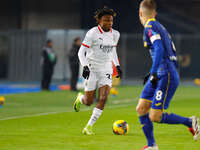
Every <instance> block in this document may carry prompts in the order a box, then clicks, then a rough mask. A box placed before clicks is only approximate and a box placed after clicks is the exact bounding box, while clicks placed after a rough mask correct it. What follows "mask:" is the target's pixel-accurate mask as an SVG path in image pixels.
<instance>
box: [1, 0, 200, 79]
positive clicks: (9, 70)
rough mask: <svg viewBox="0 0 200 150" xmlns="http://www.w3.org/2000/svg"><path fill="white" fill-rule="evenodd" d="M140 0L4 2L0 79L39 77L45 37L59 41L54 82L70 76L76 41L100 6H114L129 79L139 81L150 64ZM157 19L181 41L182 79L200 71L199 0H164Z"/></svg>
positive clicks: (178, 45)
mask: <svg viewBox="0 0 200 150" xmlns="http://www.w3.org/2000/svg"><path fill="white" fill-rule="evenodd" d="M139 2H140V1H136V0H126V1H121V0H120V1H115V0H101V1H99V0H84V1H83V0H67V1H66V0H59V2H56V1H49V0H29V1H26V0H7V1H3V2H2V3H1V5H0V20H1V23H0V68H1V69H0V79H1V80H2V81H20V82H22V81H23V82H24V81H40V78H41V67H40V65H39V62H40V54H41V49H42V47H43V45H44V43H45V41H46V39H48V38H50V39H52V40H53V41H54V43H55V46H54V49H55V50H56V53H57V54H58V63H57V65H56V68H55V73H54V76H53V79H54V81H55V80H56V81H62V80H65V79H69V76H70V73H69V66H68V64H69V63H68V58H67V53H68V51H69V49H70V48H71V43H72V40H73V39H74V38H75V37H77V36H80V37H82V38H83V37H84V35H85V33H86V31H87V30H88V29H89V28H91V27H93V26H94V25H95V24H96V23H95V20H94V18H93V15H94V12H95V11H96V10H97V9H98V8H102V7H103V6H104V5H107V6H109V7H111V8H114V9H115V10H116V12H117V17H116V19H115V21H114V28H115V29H118V30H119V31H120V32H121V38H120V43H119V47H118V54H119V57H120V60H121V65H122V69H123V70H124V81H127V80H138V79H141V77H142V76H143V75H144V74H145V73H146V72H147V71H148V69H149V68H150V65H151V60H150V58H149V54H148V51H147V50H145V49H144V48H143V43H142V31H143V28H142V26H141V24H140V22H139V19H138V6H139ZM157 3H158V8H159V9H158V16H157V18H158V20H159V21H160V22H161V23H162V24H164V26H165V27H167V29H168V31H169V32H170V34H171V35H172V37H173V40H174V42H175V45H176V49H177V53H178V55H179V58H180V59H179V60H181V62H180V67H179V71H180V75H181V79H183V80H191V79H194V78H197V77H199V76H200V70H199V55H200V51H199V47H200V44H199V43H200V42H199V41H200V35H199V33H200V28H199V25H200V20H199V17H200V15H199V13H197V12H198V9H199V7H200V1H198V0H190V1H188V0H181V1H180V0H161V1H157Z"/></svg>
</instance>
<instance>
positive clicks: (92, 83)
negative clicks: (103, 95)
mask: <svg viewBox="0 0 200 150" xmlns="http://www.w3.org/2000/svg"><path fill="white" fill-rule="evenodd" d="M84 85H85V94H83V93H81V92H79V93H78V95H77V97H76V100H75V102H74V110H75V111H76V112H79V111H80V106H81V104H84V105H87V106H90V105H91V104H93V102H94V97H95V90H96V85H97V79H96V74H95V73H94V72H90V76H89V79H87V80H85V83H84Z"/></svg>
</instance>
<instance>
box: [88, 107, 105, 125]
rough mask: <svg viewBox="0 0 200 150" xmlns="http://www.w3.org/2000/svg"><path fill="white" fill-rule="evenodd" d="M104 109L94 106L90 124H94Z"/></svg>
mask: <svg viewBox="0 0 200 150" xmlns="http://www.w3.org/2000/svg"><path fill="white" fill-rule="evenodd" d="M102 112H103V110H101V109H98V108H96V107H95V108H94V109H93V113H92V116H91V118H90V120H89V121H88V124H87V125H89V126H93V125H94V123H95V122H96V121H97V119H98V118H99V117H100V116H101V114H102Z"/></svg>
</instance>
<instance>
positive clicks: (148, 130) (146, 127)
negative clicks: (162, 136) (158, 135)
mask: <svg viewBox="0 0 200 150" xmlns="http://www.w3.org/2000/svg"><path fill="white" fill-rule="evenodd" d="M139 119H140V124H141V125H142V126H143V127H142V129H143V132H144V134H145V136H146V138H147V142H148V146H153V145H155V139H154V135H153V123H152V121H151V120H150V119H149V114H146V115H143V116H140V117H139Z"/></svg>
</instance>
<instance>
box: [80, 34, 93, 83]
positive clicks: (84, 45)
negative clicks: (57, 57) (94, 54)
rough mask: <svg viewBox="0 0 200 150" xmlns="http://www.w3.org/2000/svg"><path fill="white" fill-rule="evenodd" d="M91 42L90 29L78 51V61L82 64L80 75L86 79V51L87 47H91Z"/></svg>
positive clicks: (87, 75)
mask: <svg viewBox="0 0 200 150" xmlns="http://www.w3.org/2000/svg"><path fill="white" fill-rule="evenodd" d="M91 44H92V34H91V31H88V32H87V34H86V36H85V39H84V40H83V43H82V44H81V47H80V49H79V52H78V58H79V61H80V63H81V65H82V66H83V74H82V76H83V78H85V79H88V78H89V76H90V70H89V67H88V63H87V60H86V53H87V51H88V49H89V48H90V47H91Z"/></svg>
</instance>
